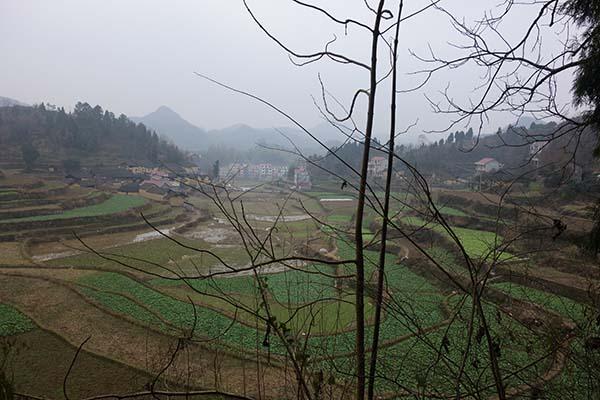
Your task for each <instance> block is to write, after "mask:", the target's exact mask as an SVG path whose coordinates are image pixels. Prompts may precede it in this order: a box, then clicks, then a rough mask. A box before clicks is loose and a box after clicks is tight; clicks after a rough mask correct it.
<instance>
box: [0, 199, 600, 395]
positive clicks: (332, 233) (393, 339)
mask: <svg viewBox="0 0 600 400" xmlns="http://www.w3.org/2000/svg"><path fill="white" fill-rule="evenodd" d="M315 194H317V195H318V197H321V198H329V199H332V198H333V199H335V198H337V196H339V195H338V194H337V193H336V192H327V193H312V195H315ZM261 196H266V197H265V198H268V199H269V200H268V201H267V200H265V199H261ZM333 196H336V197H333ZM277 198H278V199H279V203H278V204H276V203H277V202H276V201H275V199H277ZM246 200H247V202H246V203H245V205H244V212H246V213H247V215H248V216H249V222H248V224H251V226H252V227H253V228H254V229H255V232H256V236H257V237H259V238H264V237H266V232H271V231H272V230H273V231H276V234H274V237H275V239H274V240H273V243H272V244H270V245H272V246H273V251H275V252H280V253H277V254H283V253H284V251H287V253H286V254H300V253H298V252H295V251H297V249H298V248H300V245H305V244H306V246H307V247H308V243H309V242H311V241H315V242H316V243H317V244H318V245H315V246H316V251H317V252H318V253H319V254H326V255H327V257H337V259H340V260H352V259H353V258H354V256H355V249H354V243H353V239H352V236H351V235H350V236H349V235H347V234H346V233H344V232H340V231H336V229H334V228H338V229H342V228H346V227H348V226H349V225H350V224H351V221H352V218H353V206H352V205H350V206H349V205H347V204H346V202H340V203H339V204H337V203H336V202H335V201H333V202H323V203H321V202H320V201H318V200H315V199H314V198H312V199H309V198H302V201H303V202H306V204H307V205H308V207H311V212H312V211H314V212H315V213H316V214H318V216H319V217H320V218H322V219H323V220H324V221H327V223H329V224H331V225H332V226H333V227H334V228H332V227H325V226H321V225H320V224H319V223H316V222H315V221H312V220H308V219H303V218H300V217H301V216H302V214H303V212H302V208H301V207H299V206H298V204H292V203H293V202H292V203H289V204H287V205H286V208H285V215H286V216H292V217H298V218H297V219H294V218H290V219H289V220H287V221H286V220H282V221H280V222H279V224H278V225H277V226H276V227H274V226H273V223H274V222H273V219H272V217H274V216H276V215H277V208H278V207H279V206H280V204H283V203H285V201H286V199H285V196H283V195H281V194H277V193H272V192H268V193H265V194H262V195H256V196H254V197H253V196H251V195H249V196H248V198H247V199H246ZM246 200H245V201H246ZM296 200H297V201H300V200H298V199H296ZM297 201H296V203H297ZM192 202H193V203H195V204H196V206H198V207H199V206H203V207H204V206H206V207H211V206H210V205H207V203H206V201H205V200H203V199H192ZM142 206H146V207H147V208H146V209H147V212H148V213H149V215H151V216H154V218H156V219H163V218H164V219H165V220H172V219H173V218H174V217H175V216H176V215H177V212H176V211H173V210H170V209H168V207H167V206H164V205H157V204H146V201H145V200H143V199H140V198H137V197H135V196H122V195H113V196H112V197H111V198H110V199H108V200H106V201H104V202H102V203H100V204H95V205H90V206H86V207H80V208H74V209H72V210H69V211H65V212H64V213H62V214H60V215H59V214H48V215H44V216H34V217H26V218H20V219H19V220H20V221H25V222H39V221H53V220H57V219H61V218H63V219H66V220H68V219H76V218H86V217H93V216H111V215H114V216H116V218H115V219H116V220H118V219H119V218H118V217H117V216H119V215H121V214H122V213H124V212H127V211H128V210H131V209H135V208H138V207H142ZM239 206H240V208H241V203H240V205H239ZM394 206H395V207H397V210H396V211H400V208H401V207H403V205H402V204H400V202H398V203H397V204H396V203H395V205H394ZM235 207H238V205H236V206H235ZM211 210H212V211H213V212H215V214H214V216H215V218H214V219H208V220H205V221H201V222H199V223H198V225H197V226H193V227H191V228H190V229H189V230H186V231H185V233H181V232H180V231H178V230H174V232H171V233H170V234H172V235H173V237H175V238H177V240H179V241H181V242H182V243H183V244H185V245H186V246H187V247H182V246H180V245H178V244H177V243H175V242H173V241H171V240H169V239H166V238H161V237H158V236H156V237H151V238H145V239H144V241H136V239H137V238H138V237H137V236H135V237H134V239H133V243H128V244H119V241H121V240H130V239H131V238H130V237H129V236H125V235H124V236H118V237H115V239H114V241H111V240H108V239H106V240H103V239H101V238H100V237H94V238H93V243H94V244H95V245H96V246H97V249H98V251H100V252H101V253H102V254H103V255H104V256H105V257H107V258H108V259H106V258H102V257H99V256H98V255H96V254H93V253H90V252H87V253H79V254H75V255H69V256H60V257H56V258H54V259H51V260H47V261H45V262H44V264H43V265H38V266H37V267H36V268H38V269H34V268H33V267H31V268H28V269H26V270H23V271H19V270H15V269H14V268H13V269H11V270H10V271H9V272H10V273H11V274H15V275H14V276H17V275H18V274H23V273H25V272H24V271H26V273H27V274H30V275H31V276H33V275H35V274H38V275H39V277H40V279H41V280H42V281H43V282H46V280H47V282H52V285H57V286H60V287H61V288H62V289H64V290H65V291H70V292H69V293H71V295H72V296H73V298H76V299H77V301H80V302H81V304H86V305H87V307H89V308H88V310H92V309H93V310H94V312H98V313H101V314H103V315H110V316H111V318H114V319H115V320H116V321H119V322H123V323H124V324H125V323H126V325H127V326H129V325H128V324H131V326H135V327H136V329H143V330H144V331H147V332H152V334H156V335H160V336H161V337H167V338H170V339H173V340H175V341H176V342H177V343H180V342H179V341H177V339H181V338H184V337H186V338H188V337H191V338H192V339H194V340H195V341H197V342H199V343H202V345H201V346H204V347H203V349H204V350H203V351H205V352H209V351H211V352H221V354H226V355H227V357H232V359H236V360H237V359H238V358H240V357H242V356H243V357H245V358H247V359H251V360H253V359H255V358H257V357H258V358H260V359H261V360H268V363H269V364H272V365H274V366H277V368H280V366H281V365H285V363H286V360H287V358H286V355H287V347H288V346H297V347H294V348H295V349H296V350H295V351H296V355H298V356H300V357H306V368H308V369H309V370H311V371H314V372H315V373H316V374H317V375H316V376H318V373H319V371H328V373H329V374H331V376H330V377H328V379H329V378H330V379H331V380H332V381H334V382H337V384H339V385H340V386H343V384H344V383H348V382H350V381H351V379H350V378H349V377H351V376H352V375H353V373H354V368H355V360H354V349H355V342H356V332H355V329H356V326H355V307H354V302H355V288H354V286H353V279H352V276H353V274H355V272H356V271H355V266H354V264H352V263H348V264H343V265H337V266H331V265H326V264H324V263H323V260H321V261H322V263H313V262H302V263H298V264H295V265H284V264H281V265H274V266H273V269H271V270H268V271H256V273H254V272H252V271H250V272H245V271H242V273H238V274H232V275H231V276H228V277H223V276H217V277H213V278H208V279H203V278H202V277H203V276H204V275H205V274H207V273H208V272H226V271H227V268H226V267H224V266H223V263H222V262H221V261H220V260H219V258H221V259H222V260H223V261H225V262H226V263H227V264H229V265H232V266H235V267H236V268H241V269H244V267H247V266H249V265H251V261H252V260H251V258H252V252H250V253H248V252H247V251H245V250H243V248H242V246H240V243H239V237H236V234H235V231H234V230H233V229H229V230H228V229H226V228H225V227H224V225H225V224H223V223H222V221H220V219H221V217H222V215H221V214H219V213H218V211H215V209H214V208H212V209H211ZM440 211H441V212H442V213H444V214H446V215H449V216H455V217H467V216H469V215H468V214H467V213H466V212H464V211H461V210H459V209H454V208H451V207H442V208H441V210H440ZM171 213H173V214H171ZM377 218H378V216H377V215H376V214H375V213H369V214H368V215H367V218H366V219H367V221H366V225H367V226H365V229H364V239H365V240H366V241H373V242H375V241H376V239H377V234H376V232H375V229H374V228H373V229H371V226H372V225H374V224H375V225H376V223H377ZM8 221H9V222H11V220H8ZM5 222H6V221H5ZM402 222H404V223H407V224H410V225H411V226H415V227H418V226H420V225H422V224H423V223H424V221H423V220H420V219H418V218H415V217H405V218H403V219H402ZM113 223H114V224H115V225H114V226H115V227H119V226H120V225H118V224H117V222H113ZM133 223H134V222H131V221H123V226H127V225H128V224H133ZM431 229H433V230H434V231H435V232H438V233H441V234H444V235H445V234H446V233H445V232H444V231H443V230H442V229H441V228H440V227H439V226H433V227H431ZM176 232H179V233H176ZM455 232H456V234H457V235H458V237H459V239H460V240H461V242H462V243H463V245H464V247H465V249H466V250H467V252H468V253H469V255H471V256H472V257H474V258H480V257H484V256H486V255H487V253H488V252H489V250H490V247H493V246H494V244H497V243H501V242H502V241H503V238H502V237H501V236H499V235H496V234H495V233H493V232H489V231H481V230H475V229H470V228H468V227H457V228H456V229H455ZM148 233H152V232H145V233H144V234H148ZM142 235H143V234H142ZM106 236H107V235H106ZM126 237H127V238H128V239H123V238H126ZM290 237H292V239H289V238H290ZM293 239H295V241H294V240H293ZM34 248H36V249H39V250H40V251H41V249H44V248H47V249H53V248H54V247H52V246H50V245H44V244H39V245H38V247H35V246H34ZM320 248H322V249H320ZM376 248H377V247H376V244H374V245H373V247H369V249H376ZM6 249H11V252H12V253H15V254H14V255H13V256H14V257H16V250H15V248H14V246H13V247H6ZM427 249H428V251H429V254H430V255H432V257H433V258H434V259H436V260H438V261H439V262H440V263H441V264H443V265H444V266H445V267H446V268H447V269H448V270H449V272H450V273H451V274H454V275H464V274H465V273H466V271H465V270H464V269H463V268H462V267H461V265H460V261H459V260H456V259H455V256H454V255H453V253H452V252H450V251H449V250H448V249H446V248H443V247H428V248H427ZM78 250H79V251H81V250H83V249H82V248H78ZM199 250H200V251H199ZM321 250H324V251H321ZM47 251H50V250H47ZM205 251H211V252H214V253H215V254H216V255H217V256H218V257H213V256H211V255H209V254H207V253H206V252H205ZM394 251H397V250H394ZM365 256H366V265H365V273H366V276H367V280H368V287H367V293H366V295H365V299H364V300H365V313H366V319H367V321H368V323H369V324H368V327H367V328H366V332H365V334H366V343H367V344H370V343H371V340H372V338H373V334H374V328H373V326H372V321H373V316H374V306H373V297H372V296H373V293H374V282H375V281H376V278H377V271H376V265H377V261H378V259H379V254H378V252H377V251H372V250H365ZM412 257H413V255H412V254H410V255H409V257H408V258H407V257H399V256H398V254H396V253H389V254H387V255H386V263H385V268H386V269H385V280H384V281H385V285H386V287H385V289H386V290H385V294H384V309H383V315H382V318H383V320H382V324H381V332H380V338H381V349H380V357H379V360H380V361H379V367H380V368H379V371H380V372H379V376H378V377H377V387H378V393H379V394H380V395H381V396H383V397H385V398H390V399H391V398H415V397H420V398H439V397H447V396H452V394H453V393H454V392H455V390H456V385H455V384H456V379H458V378H459V377H460V378H461V379H465V382H468V384H469V387H471V388H473V389H474V390H477V391H478V393H477V394H476V395H475V394H474V397H479V398H488V397H491V396H493V394H494V390H495V389H494V385H493V383H494V382H493V376H492V372H491V367H490V358H489V346H490V344H489V343H488V342H487V338H486V337H484V335H483V334H482V333H481V328H480V327H481V325H482V321H481V320H480V319H479V317H477V316H476V317H475V318H472V315H473V310H474V308H473V305H472V304H471V301H470V298H469V297H464V296H461V295H459V294H457V293H455V292H454V291H453V287H452V286H450V285H449V284H446V283H443V282H438V281H434V280H433V278H425V277H424V276H425V275H421V271H419V270H418V269H416V268H410V267H412V265H411V264H410V263H411V262H412ZM498 257H499V258H500V259H501V260H508V259H510V258H511V257H512V255H511V254H510V253H508V252H503V253H501V254H500V255H498ZM255 261H256V260H255ZM123 264H126V265H123ZM173 272H177V273H179V274H183V275H185V276H187V278H186V279H175V278H176V275H175V274H174V273H173ZM0 273H2V270H0ZM40 285H42V284H40ZM492 287H493V288H495V289H498V290H501V291H504V292H505V293H507V294H508V295H510V296H511V297H512V298H514V299H521V300H526V301H528V302H530V303H534V304H537V305H539V306H540V307H541V308H540V309H538V308H531V309H527V310H526V312H524V313H516V312H515V313H511V310H510V309H505V308H503V307H505V305H502V306H501V307H499V306H498V305H497V304H495V303H492V302H488V299H486V302H485V303H484V306H483V307H484V316H485V319H486V323H487V324H488V325H489V327H490V341H491V346H492V347H493V349H494V350H493V351H494V352H495V353H494V354H495V355H496V356H497V357H498V359H499V363H500V369H501V373H502V374H503V376H504V377H505V385H506V388H507V389H508V390H509V391H513V392H514V393H516V394H519V395H520V394H523V396H527V395H529V392H528V391H529V390H530V389H531V387H530V386H536V387H537V386H544V384H545V385H546V387H548V388H553V389H552V390H553V392H552V394H551V395H549V396H547V397H548V398H552V399H559V398H561V397H560V396H559V395H558V393H560V394H561V395H562V396H563V397H562V398H577V399H586V398H588V397H585V395H586V394H589V393H591V392H592V391H593V390H594V389H595V386H594V385H593V384H590V383H589V376H587V375H586V371H585V370H584V369H581V368H578V366H577V365H576V364H568V363H567V362H566V361H565V360H564V359H561V356H560V354H559V352H556V351H552V350H553V349H552V348H551V345H552V344H553V342H551V341H549V337H548V335H543V334H541V333H540V332H539V331H537V330H536V327H535V326H529V325H528V324H527V321H526V320H525V319H523V318H521V317H522V315H524V314H527V313H529V314H528V315H530V316H531V315H533V316H534V317H535V318H538V319H543V318H544V317H547V316H548V315H549V314H544V312H545V311H544V310H547V311H551V312H553V313H556V314H558V315H560V316H563V317H565V318H569V319H572V320H573V321H575V323H576V324H577V325H578V326H580V325H581V326H582V325H583V324H582V322H581V321H585V320H586V318H587V317H588V316H589V315H590V314H589V307H585V306H582V305H581V304H578V303H576V302H574V301H572V300H569V299H567V298H560V297H557V296H553V295H550V294H548V293H546V292H543V291H536V290H532V289H530V288H525V287H519V286H515V285H511V284H508V283H494V284H493V285H492ZM23 291H25V290H23ZM32 296H33V294H32ZM41 296H43V294H41ZM41 298H42V297H40V299H41ZM29 306H30V307H31V303H30V304H29ZM540 310H541V311H540ZM54 312H57V313H60V306H58V305H56V310H55V311H54ZM256 314H258V317H257V316H256ZM269 316H270V317H271V321H270V323H271V325H275V324H276V325H277V326H278V327H280V328H281V327H285V329H284V331H285V332H287V333H286V336H285V337H283V338H282V337H277V336H276V335H275V334H274V333H273V332H272V331H271V329H270V327H269V322H268V319H269ZM32 318H33V317H32ZM36 321H37V320H36ZM123 326H125V325H123ZM65 329H66V328H65ZM577 329H578V330H577V334H579V333H580V332H582V330H583V327H582V328H577ZM35 331H36V326H35V324H33V323H32V322H31V320H29V319H28V318H27V317H26V316H25V315H23V314H21V313H19V312H18V311H17V310H16V309H15V308H12V307H10V306H6V305H0V336H7V335H12V336H15V335H16V336H17V337H18V336H21V335H28V334H32V332H35ZM469 332H470V333H471V334H468V333H469ZM104 334H106V332H104ZM555 337H556V338H562V336H561V335H560V334H558V333H556V335H555ZM185 343H186V346H188V343H187V342H185ZM192 343H193V342H192V341H190V343H189V346H195V344H192ZM567 345H568V346H570V347H569V348H570V349H571V350H572V351H573V354H579V355H581V354H582V353H584V352H583V348H584V347H583V344H582V343H581V342H577V341H573V342H572V343H568V344H567ZM567 345H565V346H567ZM115 346H116V344H115ZM465 348H470V350H471V351H469V352H468V354H467V356H465V352H464V349H465ZM554 350H556V349H554ZM367 352H370V349H367ZM217 354H219V353H217ZM532 361H533V362H532ZM90 362H91V361H90ZM215 363H216V361H215ZM90 365H96V364H94V363H93V362H91V364H90ZM281 368H283V367H281ZM215 370H216V367H215ZM515 371H518V372H515ZM122 373H123V374H126V373H131V371H130V372H127V371H126V370H123V372H122ZM234 373H239V371H238V370H235V371H234ZM132 375H133V376H138V375H136V374H132ZM542 378H543V380H547V381H549V383H545V382H541V381H540V379H542ZM551 378H552V379H551ZM586 378H587V379H588V381H587V382H588V383H584V381H585V379H586ZM23 379H25V380H27V379H29V378H23ZM132 379H133V378H132ZM136 379H140V381H142V380H143V379H141V378H139V376H138V378H136ZM573 381H575V382H578V383H580V387H578V388H577V389H576V390H574V392H573V393H575V395H576V396H575V397H568V396H567V397H565V394H566V393H567V392H566V391H565V387H568V383H569V382H573ZM81 382H82V384H83V383H85V382H84V381H81ZM145 383H147V382H145ZM28 384H29V385H32V383H31V382H29V383H28Z"/></svg>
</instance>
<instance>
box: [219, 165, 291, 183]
mask: <svg viewBox="0 0 600 400" xmlns="http://www.w3.org/2000/svg"><path fill="white" fill-rule="evenodd" d="M287 173H288V167H286V166H277V165H273V164H271V163H260V164H247V163H233V164H231V165H229V166H228V167H226V168H221V170H220V171H219V177H220V178H221V179H228V178H232V177H233V178H239V179H249V180H259V181H272V180H276V179H281V178H285V177H286V176H287Z"/></svg>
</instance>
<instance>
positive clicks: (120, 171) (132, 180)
mask: <svg viewBox="0 0 600 400" xmlns="http://www.w3.org/2000/svg"><path fill="white" fill-rule="evenodd" d="M199 172H200V171H199V169H198V167H196V166H193V165H189V166H180V165H175V164H172V165H171V164H166V165H162V166H160V167H157V166H154V165H143V164H136V165H125V164H122V165H119V166H114V167H95V168H85V169H80V170H78V171H73V172H68V173H66V175H65V178H64V179H65V182H66V183H68V184H76V185H79V186H81V187H88V188H96V189H101V190H111V191H117V192H121V193H126V194H130V193H137V194H141V195H144V196H145V197H148V198H151V199H153V200H157V201H169V202H170V203H172V204H173V205H183V203H184V201H185V198H186V197H187V194H186V190H185V187H186V185H185V183H186V182H187V181H188V180H191V179H192V180H193V182H194V183H197V182H198V180H199V179H200V180H206V179H208V178H207V177H206V176H202V175H199Z"/></svg>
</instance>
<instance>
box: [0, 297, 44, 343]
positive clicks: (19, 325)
mask: <svg viewBox="0 0 600 400" xmlns="http://www.w3.org/2000/svg"><path fill="white" fill-rule="evenodd" d="M34 328H35V325H34V324H33V322H31V320H30V319H29V318H27V317H26V316H25V315H23V314H21V312H19V311H18V310H16V309H15V308H13V307H11V306H9V305H7V304H0V336H12V335H17V334H19V333H25V332H28V331H30V330H32V329H34Z"/></svg>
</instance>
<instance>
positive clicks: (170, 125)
mask: <svg viewBox="0 0 600 400" xmlns="http://www.w3.org/2000/svg"><path fill="white" fill-rule="evenodd" d="M130 119H131V120H132V121H135V122H141V123H143V124H144V125H146V126H147V127H149V128H151V129H154V130H155V131H157V132H158V133H159V134H161V135H164V136H167V137H168V138H170V139H171V140H173V142H175V144H176V145H178V146H179V147H180V148H184V149H193V150H195V149H197V148H198V147H199V146H200V145H201V144H202V143H204V142H205V141H206V131H205V130H204V129H202V128H199V127H197V126H195V125H194V124H192V123H190V122H188V121H186V120H185V119H184V118H183V117H182V116H181V115H179V114H178V113H177V112H175V111H173V110H172V109H171V108H169V107H167V106H165V105H162V106H160V107H158V108H157V109H156V111H153V112H151V113H150V114H148V115H145V116H143V117H137V118H136V117H134V118H130Z"/></svg>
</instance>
